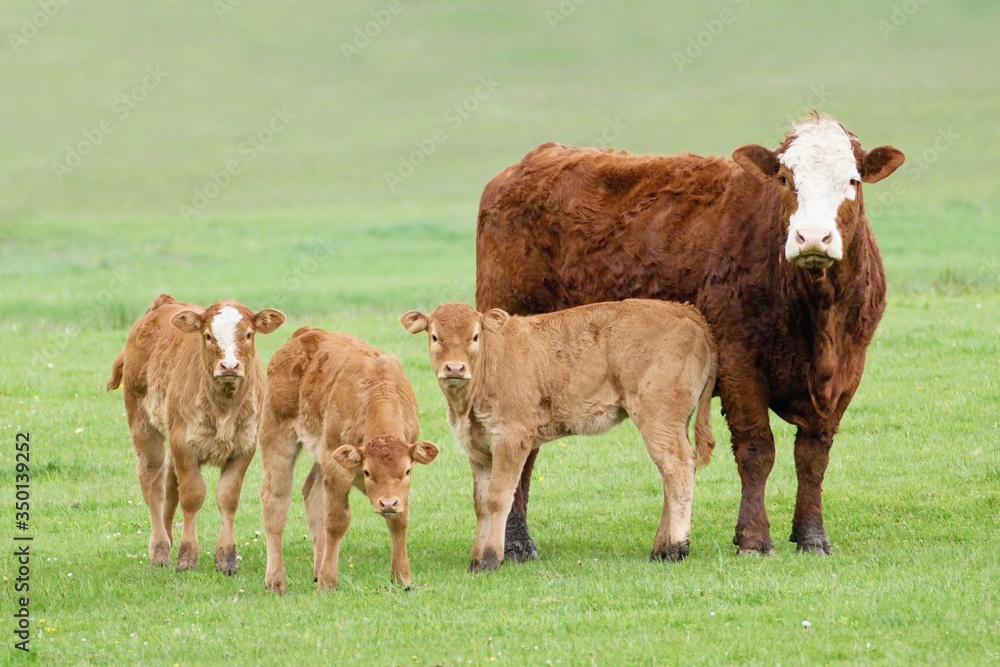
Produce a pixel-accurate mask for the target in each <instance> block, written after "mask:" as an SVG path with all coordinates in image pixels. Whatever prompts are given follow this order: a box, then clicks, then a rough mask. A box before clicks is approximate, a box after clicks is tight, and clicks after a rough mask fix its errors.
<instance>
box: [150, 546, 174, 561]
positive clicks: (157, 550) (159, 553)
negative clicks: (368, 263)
mask: <svg viewBox="0 0 1000 667" xmlns="http://www.w3.org/2000/svg"><path fill="white" fill-rule="evenodd" d="M149 564H150V565H151V566H153V567H170V543H169V542H160V543H159V544H157V545H155V546H154V547H153V548H152V550H151V551H150V554H149Z"/></svg>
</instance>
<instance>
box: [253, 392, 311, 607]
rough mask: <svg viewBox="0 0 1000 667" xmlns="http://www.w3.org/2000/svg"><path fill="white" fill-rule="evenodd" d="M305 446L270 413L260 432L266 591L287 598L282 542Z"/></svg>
mask: <svg viewBox="0 0 1000 667" xmlns="http://www.w3.org/2000/svg"><path fill="white" fill-rule="evenodd" d="M300 449H301V445H300V444H299V443H298V442H297V441H296V438H295V432H294V430H293V429H292V426H291V424H289V423H283V422H281V421H279V420H278V418H277V417H275V416H274V415H273V413H272V412H271V411H270V409H266V410H265V413H264V418H263V420H262V423H261V429H260V459H261V466H262V467H263V469H264V477H263V479H262V480H261V484H260V501H261V511H262V513H263V516H264V540H265V542H266V543H267V568H266V570H265V572H264V588H265V589H266V590H268V591H271V592H273V593H278V594H281V595H284V594H285V590H286V578H285V561H284V558H283V556H282V544H281V543H282V538H283V536H284V532H285V524H286V522H287V521H288V509H289V508H290V507H291V505H292V481H293V478H294V477H295V459H296V457H297V456H298V453H299V450H300Z"/></svg>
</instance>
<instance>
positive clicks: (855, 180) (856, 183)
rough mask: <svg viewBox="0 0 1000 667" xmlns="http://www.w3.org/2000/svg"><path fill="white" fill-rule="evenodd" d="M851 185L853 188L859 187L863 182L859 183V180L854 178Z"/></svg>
mask: <svg viewBox="0 0 1000 667" xmlns="http://www.w3.org/2000/svg"><path fill="white" fill-rule="evenodd" d="M851 185H852V186H858V185H861V181H859V180H858V179H856V178H852V179H851Z"/></svg>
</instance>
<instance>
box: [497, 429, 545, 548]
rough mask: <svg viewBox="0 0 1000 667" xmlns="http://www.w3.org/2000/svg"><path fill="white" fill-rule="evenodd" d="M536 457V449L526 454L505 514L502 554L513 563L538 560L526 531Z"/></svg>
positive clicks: (532, 542)
mask: <svg viewBox="0 0 1000 667" xmlns="http://www.w3.org/2000/svg"><path fill="white" fill-rule="evenodd" d="M537 457H538V450H537V449H534V450H532V451H531V453H529V454H528V458H527V460H526V461H525V462H524V468H523V469H522V470H521V479H520V481H519V482H518V484H517V489H516V490H515V491H514V504H513V505H511V508H510V514H508V515H507V532H506V536H505V544H504V548H503V555H504V558H505V559H506V560H510V561H513V562H515V563H523V562H525V561H529V560H538V550H537V549H536V547H535V541H534V540H532V539H531V533H529V532H528V490H529V488H530V486H531V473H532V470H534V468H535V459H536V458H537Z"/></svg>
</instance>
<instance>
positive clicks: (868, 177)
mask: <svg viewBox="0 0 1000 667" xmlns="http://www.w3.org/2000/svg"><path fill="white" fill-rule="evenodd" d="M905 161H906V156H905V155H903V151H901V150H899V149H898V148H893V147H892V146H879V147H878V148H873V149H871V150H870V151H868V154H867V155H865V159H864V161H863V162H862V164H861V180H862V181H864V182H865V183H878V182H879V181H881V180H882V179H883V178H885V177H886V176H888V175H890V174H891V173H892V172H894V171H896V169H898V168H899V166H900V165H901V164H903V162H905Z"/></svg>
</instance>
